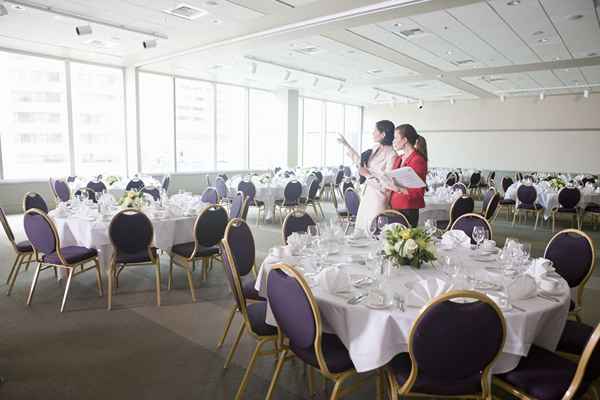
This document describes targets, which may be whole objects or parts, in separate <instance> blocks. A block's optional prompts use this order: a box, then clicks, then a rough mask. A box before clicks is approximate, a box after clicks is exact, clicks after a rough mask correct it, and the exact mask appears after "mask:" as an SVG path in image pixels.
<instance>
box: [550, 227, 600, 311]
mask: <svg viewBox="0 0 600 400" xmlns="http://www.w3.org/2000/svg"><path fill="white" fill-rule="evenodd" d="M563 234H575V235H579V236H582V237H583V238H584V239H585V240H587V242H588V245H589V246H590V250H591V251H592V260H591V261H590V266H589V268H588V273H587V274H586V276H585V277H584V278H583V280H582V281H581V283H580V284H579V286H577V290H576V293H575V308H574V309H573V310H571V311H569V316H572V317H575V319H576V320H577V321H578V322H581V316H580V315H579V313H580V312H581V311H582V310H583V304H582V303H583V291H584V289H585V285H586V284H587V282H588V280H589V279H590V278H591V276H592V273H593V272H594V269H595V268H596V248H595V247H594V241H593V240H592V238H591V237H590V236H589V235H588V234H586V233H585V232H583V231H581V230H579V229H572V228H571V229H563V230H562V231H560V232H558V233H556V234H555V235H554V236H552V238H550V240H549V241H548V244H547V245H546V248H545V249H544V257H546V254H547V253H548V248H549V247H550V245H551V244H552V242H553V241H554V240H555V239H556V238H557V237H558V236H560V235H563Z"/></svg>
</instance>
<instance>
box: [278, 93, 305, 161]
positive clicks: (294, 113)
mask: <svg viewBox="0 0 600 400" xmlns="http://www.w3.org/2000/svg"><path fill="white" fill-rule="evenodd" d="M276 94H277V97H278V99H279V101H280V102H281V105H282V111H283V118H282V119H283V133H284V135H285V137H286V151H287V156H286V160H287V166H288V167H297V166H298V165H299V160H298V140H299V132H298V118H299V117H300V116H299V100H300V93H299V91H298V90H297V89H282V90H279V91H277V92H276Z"/></svg>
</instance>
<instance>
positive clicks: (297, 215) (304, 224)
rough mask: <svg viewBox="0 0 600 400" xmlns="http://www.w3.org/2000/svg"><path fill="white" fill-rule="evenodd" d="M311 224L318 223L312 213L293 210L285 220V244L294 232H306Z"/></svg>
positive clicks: (282, 230)
mask: <svg viewBox="0 0 600 400" xmlns="http://www.w3.org/2000/svg"><path fill="white" fill-rule="evenodd" d="M310 225H316V224H315V221H314V220H313V219H312V217H311V216H310V215H308V214H307V213H306V212H304V211H292V212H291V213H289V214H288V215H287V216H286V217H285V219H284V220H283V226H282V227H281V234H282V236H283V244H287V239H288V237H289V236H290V235H291V234H292V233H306V232H307V231H308V227H309V226H310Z"/></svg>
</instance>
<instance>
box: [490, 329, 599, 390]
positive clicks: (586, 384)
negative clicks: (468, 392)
mask: <svg viewBox="0 0 600 400" xmlns="http://www.w3.org/2000/svg"><path fill="white" fill-rule="evenodd" d="M598 339H600V324H599V325H597V326H596V328H595V329H593V332H592V334H591V335H590V337H589V340H588V341H587V343H586V345H585V347H584V349H583V352H582V353H581V358H580V359H579V362H578V363H577V364H576V363H574V362H573V361H571V360H569V359H567V358H565V357H562V356H560V355H558V354H556V353H553V352H551V351H549V350H546V349H544V348H541V347H538V346H535V345H533V346H531V348H530V349H529V353H528V354H527V357H522V358H521V360H520V361H519V365H517V367H516V368H515V369H513V370H511V371H510V372H507V373H505V374H501V375H496V376H495V377H494V383H495V384H496V385H497V386H498V387H500V388H502V389H503V390H505V391H507V392H508V393H511V394H513V395H515V396H517V397H518V398H521V399H528V398H535V399H539V400H561V399H563V400H566V399H579V398H583V396H584V395H585V394H586V392H587V391H588V389H589V388H590V386H591V385H592V382H593V380H594V379H595V378H597V377H598V365H597V363H598V356H597V354H596V347H597V344H598Z"/></svg>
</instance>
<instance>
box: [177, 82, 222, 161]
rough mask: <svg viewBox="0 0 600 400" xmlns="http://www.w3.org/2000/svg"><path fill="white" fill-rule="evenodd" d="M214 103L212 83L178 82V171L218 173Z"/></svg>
mask: <svg viewBox="0 0 600 400" xmlns="http://www.w3.org/2000/svg"><path fill="white" fill-rule="evenodd" d="M214 100H215V94H214V86H213V84H212V83H208V82H202V81H196V80H189V79H179V78H177V79H175V103H176V104H177V108H176V116H177V123H176V137H177V143H176V144H175V146H176V149H177V171H178V172H193V171H212V170H214V168H215V161H214V154H215V149H214V146H215V136H214V116H215V111H214V103H215V102H214Z"/></svg>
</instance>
